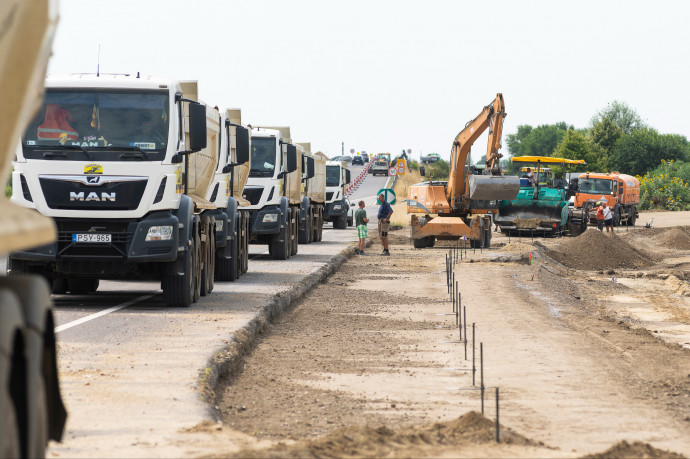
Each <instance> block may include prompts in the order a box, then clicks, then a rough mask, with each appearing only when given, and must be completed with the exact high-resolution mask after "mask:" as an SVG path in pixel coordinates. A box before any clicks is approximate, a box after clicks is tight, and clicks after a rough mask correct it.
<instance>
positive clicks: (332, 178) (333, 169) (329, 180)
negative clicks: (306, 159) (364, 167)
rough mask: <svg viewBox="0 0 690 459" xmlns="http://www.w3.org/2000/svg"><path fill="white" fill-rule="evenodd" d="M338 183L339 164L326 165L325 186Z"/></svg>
mask: <svg viewBox="0 0 690 459" xmlns="http://www.w3.org/2000/svg"><path fill="white" fill-rule="evenodd" d="M338 185H340V166H326V186H338Z"/></svg>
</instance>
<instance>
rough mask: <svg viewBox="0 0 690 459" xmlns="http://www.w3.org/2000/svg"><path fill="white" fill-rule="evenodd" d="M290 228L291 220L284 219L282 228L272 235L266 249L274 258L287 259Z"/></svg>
mask: <svg viewBox="0 0 690 459" xmlns="http://www.w3.org/2000/svg"><path fill="white" fill-rule="evenodd" d="M290 228H292V220H288V221H286V222H285V226H284V227H283V229H281V230H280V232H279V233H278V234H274V235H273V239H271V246H270V247H269V249H268V251H269V253H270V255H271V256H272V257H273V259H274V260H287V259H288V257H289V256H290V234H289V233H290ZM281 239H282V241H281Z"/></svg>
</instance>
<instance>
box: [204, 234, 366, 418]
mask: <svg viewBox="0 0 690 459" xmlns="http://www.w3.org/2000/svg"><path fill="white" fill-rule="evenodd" d="M370 245H371V241H370V240H367V246H366V247H369V246H370ZM354 247H355V246H354V245H353V246H352V247H348V248H346V249H343V250H341V251H340V252H339V253H338V254H337V255H335V256H334V257H333V258H332V259H331V261H329V262H328V263H327V264H326V265H324V266H322V267H321V268H319V269H318V270H316V271H315V272H313V273H311V274H308V275H307V276H306V277H305V278H304V279H303V280H301V281H300V282H298V283H297V284H295V285H294V286H293V287H292V288H290V289H289V290H287V291H285V292H281V293H279V294H277V295H275V296H274V297H273V298H272V299H271V300H270V301H269V302H268V303H267V304H266V305H265V306H264V307H263V309H262V310H261V311H259V312H258V313H257V314H256V315H255V316H254V317H253V318H252V319H251V320H250V321H249V323H247V325H245V326H244V327H242V328H241V329H239V330H237V331H236V332H235V333H234V334H233V335H232V337H231V341H230V342H229V343H228V344H227V345H226V346H224V347H223V348H222V349H220V350H218V351H216V352H215V354H214V355H213V357H211V358H210V359H209V361H208V363H207V365H206V368H205V369H204V370H203V371H202V372H201V374H200V375H199V383H198V389H199V390H200V392H201V394H202V399H203V401H204V402H205V403H207V404H208V405H207V409H208V410H209V414H210V416H211V418H213V419H214V420H218V419H219V418H220V413H219V411H218V406H217V405H216V400H217V399H216V389H217V386H218V381H220V380H221V379H223V378H228V377H232V376H233V375H235V374H236V373H237V371H238V370H239V369H240V367H241V365H242V363H243V362H244V357H245V356H247V355H249V354H251V352H252V350H253V349H254V347H255V345H256V342H257V340H258V338H259V337H260V336H261V335H263V334H264V332H265V331H266V329H267V328H268V326H269V325H270V324H271V323H272V322H273V321H274V320H276V319H277V318H278V317H280V316H281V315H282V314H283V313H284V312H285V311H286V310H288V309H289V308H290V306H291V305H292V304H293V303H295V302H297V301H298V300H300V299H301V298H302V297H303V296H304V295H305V294H306V293H307V292H309V290H311V289H312V288H313V287H314V286H316V285H317V284H319V283H321V282H322V281H323V280H324V279H326V278H327V277H328V276H329V275H331V274H333V273H334V272H335V271H336V270H337V269H338V268H339V267H340V266H341V265H342V264H343V263H345V262H346V261H347V260H348V259H349V258H351V257H353V256H354V255H355V254H356V253H355V250H354Z"/></svg>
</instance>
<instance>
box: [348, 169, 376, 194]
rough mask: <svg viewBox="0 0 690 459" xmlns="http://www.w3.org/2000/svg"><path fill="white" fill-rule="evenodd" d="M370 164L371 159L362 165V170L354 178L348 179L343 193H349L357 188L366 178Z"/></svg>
mask: <svg viewBox="0 0 690 459" xmlns="http://www.w3.org/2000/svg"><path fill="white" fill-rule="evenodd" d="M371 164H372V162H371V161H369V162H368V163H366V164H365V165H364V169H362V172H360V173H359V175H357V177H355V179H354V180H350V183H349V184H348V185H347V186H346V187H345V195H351V194H352V193H353V192H354V191H355V190H356V189H357V188H359V185H361V183H362V182H363V181H364V179H365V178H367V172H368V171H369V168H370V167H371Z"/></svg>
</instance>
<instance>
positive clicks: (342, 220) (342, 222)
mask: <svg viewBox="0 0 690 459" xmlns="http://www.w3.org/2000/svg"><path fill="white" fill-rule="evenodd" d="M333 227H334V228H335V229H345V228H347V215H346V214H343V215H341V216H340V217H338V218H337V219H336V220H335V221H334V222H333Z"/></svg>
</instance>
